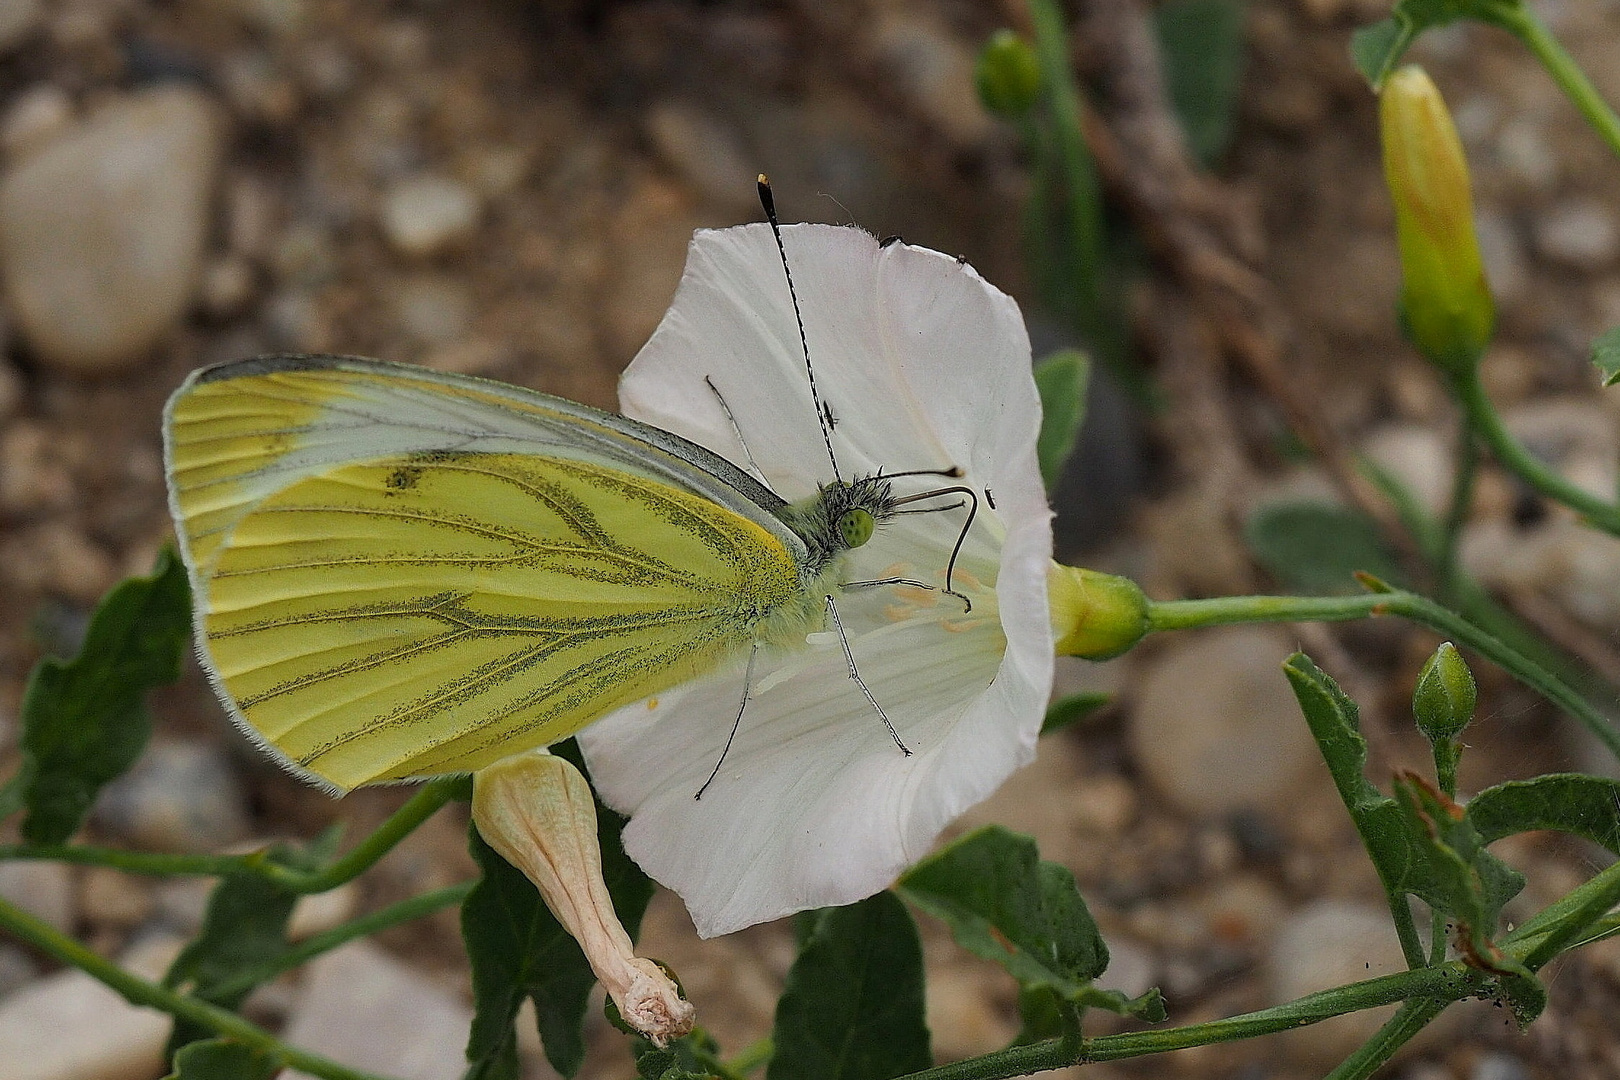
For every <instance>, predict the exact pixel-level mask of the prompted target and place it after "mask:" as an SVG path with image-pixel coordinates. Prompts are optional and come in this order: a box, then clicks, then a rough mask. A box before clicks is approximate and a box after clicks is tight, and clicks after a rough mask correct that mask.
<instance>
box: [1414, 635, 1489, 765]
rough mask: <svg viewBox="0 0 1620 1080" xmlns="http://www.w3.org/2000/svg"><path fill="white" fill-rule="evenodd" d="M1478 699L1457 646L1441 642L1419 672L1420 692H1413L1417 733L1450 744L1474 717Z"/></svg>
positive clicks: (1418, 685)
mask: <svg viewBox="0 0 1620 1080" xmlns="http://www.w3.org/2000/svg"><path fill="white" fill-rule="evenodd" d="M1478 696H1479V695H1478V691H1477V690H1476V689H1475V687H1474V673H1473V672H1471V671H1469V670H1468V662H1467V661H1465V660H1464V659H1463V658H1462V654H1461V653H1459V652H1458V651H1457V646H1455V645H1453V644H1452V643H1451V642H1449V641H1447V642H1444V643H1442V644H1441V646H1440V647H1439V648H1438V649H1436V650H1435V651H1434V655H1433V656H1431V657H1429V662H1428V663H1426V664H1424V665H1423V670H1422V671H1421V672H1419V673H1418V680H1417V689H1415V690H1414V691H1413V692H1412V715H1413V716H1414V717H1415V718H1416V719H1417V726H1418V730H1419V731H1421V732H1423V737H1424V738H1426V739H1428V740H1429V741H1430V742H1431V743H1441V742H1450V741H1451V740H1452V739H1455V738H1456V737H1457V736H1458V735H1461V734H1462V730H1463V728H1465V727H1467V726H1468V722H1469V721H1470V720H1472V719H1473V718H1474V703H1475V702H1476V700H1477V699H1478Z"/></svg>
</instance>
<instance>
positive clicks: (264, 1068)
mask: <svg viewBox="0 0 1620 1080" xmlns="http://www.w3.org/2000/svg"><path fill="white" fill-rule="evenodd" d="M280 1069H281V1062H279V1061H277V1060H276V1059H275V1058H273V1057H271V1056H270V1055H269V1054H266V1053H264V1052H263V1051H260V1050H255V1049H253V1048H252V1047H249V1046H243V1045H242V1044H241V1043H234V1042H227V1041H226V1040H224V1039H207V1040H204V1041H202V1042H194V1043H191V1044H190V1045H188V1046H186V1047H185V1048H184V1049H182V1050H181V1051H180V1052H179V1053H177V1054H175V1055H174V1072H172V1073H170V1074H169V1075H168V1076H167V1077H166V1078H165V1080H270V1077H272V1076H274V1075H276V1073H277V1072H278V1071H280Z"/></svg>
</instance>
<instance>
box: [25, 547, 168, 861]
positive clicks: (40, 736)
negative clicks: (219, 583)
mask: <svg viewBox="0 0 1620 1080" xmlns="http://www.w3.org/2000/svg"><path fill="white" fill-rule="evenodd" d="M190 634H191V599H190V590H189V588H188V586H187V584H186V573H185V568H184V567H182V566H181V565H180V560H179V559H178V558H177V557H176V556H175V554H174V552H173V551H171V550H170V549H168V548H165V549H164V550H163V551H162V552H160V553H159V555H158V561H157V567H156V569H155V570H154V571H153V572H152V574H151V576H150V577H137V578H129V579H126V580H125V581H122V582H120V583H119V584H118V585H116V586H114V588H113V589H112V591H110V592H109V593H108V594H107V595H106V596H105V597H104V598H103V599H102V601H101V603H100V604H99V605H97V607H96V610H95V613H94V614H93V615H92V616H91V618H90V625H89V628H88V629H87V630H86V632H85V636H84V645H83V646H82V647H81V648H80V650H79V654H78V656H76V657H75V658H74V659H72V660H69V661H62V660H58V659H55V658H47V659H45V660H41V661H40V662H39V663H38V664H37V665H35V667H34V670H33V673H32V674H31V675H30V676H29V679H28V688H27V689H26V690H25V691H24V692H23V702H22V740H21V743H22V764H21V767H20V769H19V771H18V773H17V775H16V777H14V778H13V779H12V780H11V782H10V783H9V784H7V786H6V789H5V791H4V792H3V793H0V809H4V810H5V811H7V812H14V811H15V810H17V809H21V808H23V807H26V808H27V811H28V813H27V816H26V817H25V818H24V819H23V823H22V834H23V837H24V838H25V839H27V840H29V841H31V842H33V843H36V844H59V843H62V842H64V841H66V840H67V839H68V838H69V837H70V836H72V835H73V834H74V833H75V832H77V831H78V829H79V826H80V825H82V824H83V823H84V819H85V816H86V815H87V814H88V813H89V812H90V806H91V804H92V803H93V802H94V801H95V798H96V795H97V793H98V792H100V790H101V788H102V786H103V785H105V784H106V783H107V782H108V781H110V780H112V779H113V778H115V777H117V776H118V775H120V774H121V773H123V772H124V770H126V769H128V768H129V767H130V766H131V765H132V764H134V763H135V759H136V758H138V757H140V755H141V751H142V750H143V749H145V747H146V741H147V739H148V737H149V736H150V735H151V731H152V721H151V718H150V717H149V716H148V715H147V712H146V706H145V698H146V693H147V691H148V690H150V689H152V688H154V687H157V686H163V685H164V684H166V683H171V682H174V680H175V679H177V678H179V677H180V661H181V657H182V656H184V654H185V647H186V642H187V640H188V639H189V637H190Z"/></svg>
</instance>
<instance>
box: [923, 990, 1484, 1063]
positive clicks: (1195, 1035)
mask: <svg viewBox="0 0 1620 1080" xmlns="http://www.w3.org/2000/svg"><path fill="white" fill-rule="evenodd" d="M1486 985H1487V980H1486V979H1485V977H1484V976H1482V975H1480V974H1479V973H1478V972H1474V971H1470V970H1468V969H1467V968H1465V967H1463V966H1462V965H1461V964H1456V963H1454V964H1447V965H1445V966H1444V967H1437V968H1430V967H1426V968H1418V969H1417V970H1415V971H1402V972H1399V973H1397V974H1394V975H1384V976H1381V977H1379V978H1376V979H1367V980H1365V981H1363V982H1358V983H1352V984H1350V985H1349V986H1341V987H1337V988H1335V989H1333V990H1324V991H1322V992H1321V993H1318V994H1311V995H1309V996H1308V997H1303V998H1300V999H1299V1000H1297V1001H1292V1002H1289V1003H1288V1004H1286V1005H1278V1006H1276V1007H1274V1008H1270V1009H1262V1010H1260V1011H1259V1012H1253V1013H1245V1014H1243V1015H1241V1016H1233V1017H1229V1018H1228V1019H1225V1020H1212V1021H1210V1022H1208V1023H1203V1024H1189V1025H1186V1026H1185V1027H1173V1028H1162V1029H1159V1030H1154V1031H1132V1032H1127V1033H1125V1034H1122V1035H1103V1036H1099V1037H1097V1038H1093V1039H1086V1040H1084V1041H1083V1042H1082V1043H1081V1044H1080V1049H1079V1051H1078V1052H1076V1051H1075V1049H1074V1048H1073V1044H1072V1043H1068V1044H1066V1043H1065V1041H1064V1040H1062V1039H1050V1040H1047V1041H1046V1042H1040V1043H1032V1044H1030V1045H1028V1046H1015V1047H1011V1048H1009V1049H1007V1050H1000V1051H997V1052H995V1053H992V1054H986V1055H984V1056H983V1057H977V1058H972V1059H970V1060H967V1061H957V1062H952V1063H950V1064H948V1065H939V1066H936V1067H935V1068H932V1069H924V1070H923V1071H921V1072H915V1073H908V1074H907V1075H906V1076H905V1077H903V1078H902V1080H1005V1078H1008V1077H1014V1076H1023V1075H1025V1074H1027V1073H1032V1072H1039V1071H1042V1070H1045V1069H1060V1068H1064V1067H1065V1066H1070V1065H1086V1064H1090V1063H1092V1062H1098V1061H1121V1060H1123V1059H1125V1058H1134V1057H1143V1056H1145V1055H1148V1054H1162V1053H1165V1052H1167V1051H1170V1050H1185V1049H1187V1048H1188V1047H1192V1046H1205V1045H1208V1044H1210V1043H1217V1042H1231V1041H1233V1040H1236V1039H1248V1038H1253V1037H1254V1036H1256V1035H1268V1034H1271V1033H1272V1032H1276V1031H1291V1030H1293V1029H1294V1028H1298V1027H1304V1026H1306V1025H1308V1024H1314V1023H1317V1022H1319V1021H1322V1020H1327V1019H1329V1018H1331V1017H1334V1016H1341V1015H1343V1014H1344V1013H1349V1012H1358V1011H1360V1010H1362V1009H1373V1008H1377V1007H1378V1006H1380V1005H1390V1004H1393V1003H1395V1002H1398V1001H1405V1000H1408V999H1418V998H1424V999H1427V998H1434V999H1437V1000H1440V1001H1444V1002H1451V1001H1457V1000H1460V999H1462V998H1465V997H1469V996H1471V995H1473V994H1475V993H1477V992H1479V991H1480V990H1482V989H1484V988H1485V986H1486Z"/></svg>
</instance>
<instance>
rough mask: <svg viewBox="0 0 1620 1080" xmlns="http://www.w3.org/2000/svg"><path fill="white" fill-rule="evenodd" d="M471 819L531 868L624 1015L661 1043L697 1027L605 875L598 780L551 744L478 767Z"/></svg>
mask: <svg viewBox="0 0 1620 1080" xmlns="http://www.w3.org/2000/svg"><path fill="white" fill-rule="evenodd" d="M472 816H473V821H474V822H475V823H476V824H477V825H478V833H479V835H480V836H482V837H483V838H484V842H485V843H487V844H488V845H489V846H490V847H492V848H494V849H495V850H496V851H497V852H499V853H500V855H501V858H503V859H505V860H506V861H507V862H509V863H511V864H512V865H513V866H515V867H517V868H518V869H519V870H521V871H523V874H524V876H525V877H527V878H528V879H529V880H530V881H532V882H533V883H534V886H535V888H537V889H539V890H540V895H541V896H542V897H543V898H544V899H545V901H546V906H547V907H549V908H550V909H551V913H552V914H553V915H555V916H556V917H557V921H558V922H560V923H562V925H563V928H564V929H566V930H567V931H568V932H569V933H570V934H572V935H573V936H574V940H575V941H577V942H579V947H580V950H581V951H582V952H584V954H585V958H586V960H588V961H590V965H591V970H592V971H594V972H595V973H596V977H597V979H598V980H599V981H600V982H601V983H602V986H603V987H604V988H606V990H607V992H608V995H609V996H610V997H612V998H613V1003H614V1004H615V1005H616V1006H617V1007H618V1009H619V1014H620V1015H621V1016H622V1017H623V1018H624V1020H625V1022H626V1023H628V1024H629V1025H630V1026H631V1027H633V1028H635V1029H636V1030H637V1031H639V1032H641V1033H642V1034H643V1035H645V1036H646V1037H647V1038H648V1039H650V1040H652V1042H653V1043H654V1044H655V1045H657V1046H663V1045H664V1044H665V1043H666V1042H668V1041H669V1040H670V1039H673V1038H677V1037H679V1036H681V1035H685V1034H686V1033H687V1032H689V1031H691V1030H692V1022H693V1019H694V1011H693V1009H692V1005H691V1003H690V1002H688V1001H687V1000H686V999H685V998H683V997H682V996H681V994H680V990H679V988H677V987H676V985H675V984H674V982H673V981H671V979H670V977H669V976H668V975H667V974H665V973H664V970H663V969H662V968H660V967H659V966H658V965H657V964H655V963H653V962H652V961H651V960H645V959H642V958H641V957H638V956H636V955H635V949H634V946H633V945H632V944H631V941H630V935H629V934H627V933H625V930H624V926H623V925H622V924H621V923H620V922H619V917H618V916H617V915H616V914H615V913H614V911H613V898H612V897H611V896H609V895H608V890H607V883H606V882H604V881H603V880H602V855H601V849H600V848H599V847H598V846H597V839H596V803H595V800H594V799H593V798H592V796H591V787H590V785H589V784H588V783H586V782H585V778H584V777H583V776H581V775H580V774H579V770H578V769H575V768H574V767H573V766H572V765H570V764H569V763H568V762H567V761H565V760H563V759H562V758H560V757H555V756H553V755H551V754H548V753H546V752H545V751H544V750H534V751H530V752H528V753H523V754H516V755H513V756H512V757H509V758H503V759H502V760H500V761H498V762H496V763H495V764H494V765H491V766H489V767H488V768H485V769H481V770H479V771H478V772H477V773H475V774H474V775H473V799H472Z"/></svg>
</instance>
